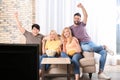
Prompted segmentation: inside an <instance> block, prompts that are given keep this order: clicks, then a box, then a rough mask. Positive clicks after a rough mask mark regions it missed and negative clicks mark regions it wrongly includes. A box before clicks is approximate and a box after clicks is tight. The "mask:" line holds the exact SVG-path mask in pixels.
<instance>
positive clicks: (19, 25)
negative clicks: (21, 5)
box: [14, 12, 25, 34]
mask: <svg viewBox="0 0 120 80" xmlns="http://www.w3.org/2000/svg"><path fill="white" fill-rule="evenodd" d="M14 16H15V19H16V23H17V27H18V29H19V30H20V31H21V33H22V34H23V33H24V32H25V29H24V28H23V27H22V25H21V23H20V21H19V19H18V13H17V12H16V13H15V14H14Z"/></svg>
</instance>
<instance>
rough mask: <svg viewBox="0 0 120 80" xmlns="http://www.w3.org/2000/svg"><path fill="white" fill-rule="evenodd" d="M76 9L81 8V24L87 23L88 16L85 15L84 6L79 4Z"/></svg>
mask: <svg viewBox="0 0 120 80" xmlns="http://www.w3.org/2000/svg"><path fill="white" fill-rule="evenodd" d="M77 7H78V8H81V9H82V12H83V16H84V17H83V23H85V24H86V23H87V18H88V14H87V11H86V9H85V8H84V6H83V5H82V4H81V3H79V4H78V5H77Z"/></svg>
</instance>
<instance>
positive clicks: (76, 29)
mask: <svg viewBox="0 0 120 80" xmlns="http://www.w3.org/2000/svg"><path fill="white" fill-rule="evenodd" d="M85 26H86V24H85V23H83V22H80V24H79V25H78V26H74V25H72V26H71V27H70V29H71V30H72V34H73V36H75V37H76V38H77V39H78V40H79V42H89V41H91V38H90V37H89V35H88V34H87V31H86V27H85Z"/></svg>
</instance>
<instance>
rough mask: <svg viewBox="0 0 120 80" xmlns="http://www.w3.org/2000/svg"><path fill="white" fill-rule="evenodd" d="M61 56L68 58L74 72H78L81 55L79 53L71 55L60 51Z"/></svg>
mask: <svg viewBox="0 0 120 80" xmlns="http://www.w3.org/2000/svg"><path fill="white" fill-rule="evenodd" d="M61 57H63V58H70V60H71V63H73V65H74V73H75V74H80V63H79V60H80V59H81V58H82V57H83V56H82V55H81V54H80V53H75V54H74V55H73V56H68V55H67V54H66V53H65V52H61Z"/></svg>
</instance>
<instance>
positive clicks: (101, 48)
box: [14, 3, 114, 80]
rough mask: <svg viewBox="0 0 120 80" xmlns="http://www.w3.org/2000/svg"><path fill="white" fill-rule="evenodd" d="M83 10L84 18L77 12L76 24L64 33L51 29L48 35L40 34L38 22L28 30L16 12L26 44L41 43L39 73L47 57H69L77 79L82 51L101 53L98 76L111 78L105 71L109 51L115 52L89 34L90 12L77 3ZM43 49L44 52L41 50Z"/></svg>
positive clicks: (75, 15)
mask: <svg viewBox="0 0 120 80" xmlns="http://www.w3.org/2000/svg"><path fill="white" fill-rule="evenodd" d="M77 7H78V8H80V9H81V10H82V12H83V20H81V14H80V13H75V14H74V16H73V19H74V20H73V21H74V24H73V25H71V26H69V27H65V28H64V29H63V30H62V33H61V34H60V35H58V33H57V32H56V31H55V30H51V31H50V33H49V34H48V36H44V35H43V34H40V33H39V32H40V26H39V25H38V24H33V25H32V31H31V32H29V31H27V30H26V29H25V28H24V27H23V26H22V25H21V23H20V21H19V18H18V13H17V12H16V13H15V14H14V16H15V20H16V23H17V27H18V29H19V30H20V31H21V33H22V34H23V35H24V36H25V38H26V44H39V46H40V48H41V49H40V50H39V51H40V54H42V55H40V57H39V63H40V65H39V75H40V77H41V74H42V64H41V61H42V59H43V58H46V57H50V58H52V57H58V56H60V57H63V58H64V57H65V58H66V57H68V58H70V60H71V63H72V64H73V65H74V74H75V80H79V78H80V70H79V67H80V63H79V60H80V59H81V58H82V57H83V56H82V52H83V51H88V52H96V53H98V54H100V55H101V57H100V60H99V72H98V78H100V79H101V78H102V79H110V78H111V77H109V76H107V75H106V74H105V73H104V72H103V71H104V67H105V62H106V57H107V53H110V54H111V55H114V52H113V51H112V50H110V49H108V47H107V46H106V45H96V44H95V43H94V42H93V41H92V40H91V38H90V36H89V35H88V33H87V31H86V23H87V18H88V14H87V12H86V9H85V8H84V6H83V5H82V4H81V3H79V4H78V5H77ZM41 51H42V52H41ZM49 67H50V65H49V64H47V65H46V66H45V69H46V70H48V69H49Z"/></svg>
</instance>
